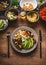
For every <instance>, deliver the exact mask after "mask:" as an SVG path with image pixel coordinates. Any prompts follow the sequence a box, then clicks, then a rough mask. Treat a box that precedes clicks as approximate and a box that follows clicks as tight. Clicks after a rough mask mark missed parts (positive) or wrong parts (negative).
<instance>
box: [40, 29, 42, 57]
mask: <svg viewBox="0 0 46 65" xmlns="http://www.w3.org/2000/svg"><path fill="white" fill-rule="evenodd" d="M39 38H40V39H39V40H40V58H42V32H41V30H39Z"/></svg>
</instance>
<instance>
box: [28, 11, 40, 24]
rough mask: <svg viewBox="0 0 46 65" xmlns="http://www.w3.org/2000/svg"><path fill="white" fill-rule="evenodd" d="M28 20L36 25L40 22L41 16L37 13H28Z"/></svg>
mask: <svg viewBox="0 0 46 65" xmlns="http://www.w3.org/2000/svg"><path fill="white" fill-rule="evenodd" d="M27 20H28V22H30V23H36V22H38V20H39V14H38V12H36V11H30V12H28V13H27Z"/></svg>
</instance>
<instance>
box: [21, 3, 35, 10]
mask: <svg viewBox="0 0 46 65" xmlns="http://www.w3.org/2000/svg"><path fill="white" fill-rule="evenodd" d="M22 8H23V9H24V10H33V9H34V7H33V5H32V4H31V3H26V4H23V7H22Z"/></svg>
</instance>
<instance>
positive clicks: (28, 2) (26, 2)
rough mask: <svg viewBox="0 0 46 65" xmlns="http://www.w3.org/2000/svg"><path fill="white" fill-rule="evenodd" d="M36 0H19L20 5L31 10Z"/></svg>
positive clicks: (26, 9)
mask: <svg viewBox="0 0 46 65" xmlns="http://www.w3.org/2000/svg"><path fill="white" fill-rule="evenodd" d="M37 5H38V4H37V1H36V0H21V1H20V7H21V8H22V9H23V10H25V11H31V10H34V9H36V8H37Z"/></svg>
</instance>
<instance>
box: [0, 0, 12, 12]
mask: <svg viewBox="0 0 46 65" xmlns="http://www.w3.org/2000/svg"><path fill="white" fill-rule="evenodd" d="M10 7H11V0H0V11H1V12H3V11H5V10H7V9H9V8H10Z"/></svg>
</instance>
